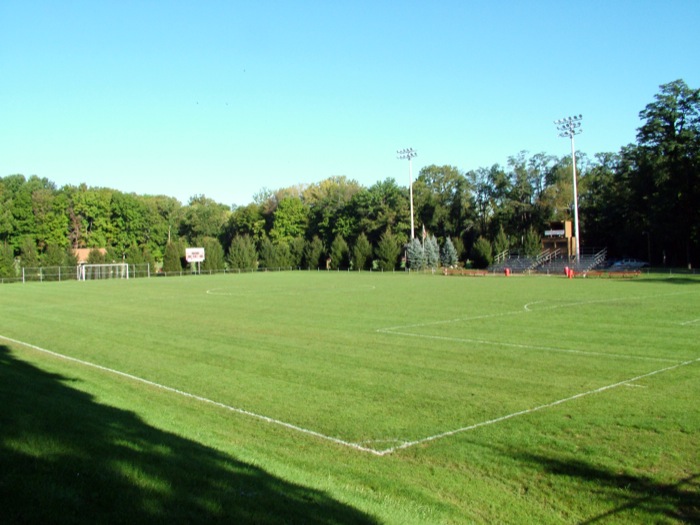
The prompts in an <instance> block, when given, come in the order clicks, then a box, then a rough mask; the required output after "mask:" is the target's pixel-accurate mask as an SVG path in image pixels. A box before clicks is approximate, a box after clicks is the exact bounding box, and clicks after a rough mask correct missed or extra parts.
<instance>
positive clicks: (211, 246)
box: [197, 237, 226, 271]
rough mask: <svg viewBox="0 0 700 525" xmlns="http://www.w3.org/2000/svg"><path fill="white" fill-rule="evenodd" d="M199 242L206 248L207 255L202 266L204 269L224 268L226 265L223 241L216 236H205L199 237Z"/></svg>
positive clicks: (205, 253)
mask: <svg viewBox="0 0 700 525" xmlns="http://www.w3.org/2000/svg"><path fill="white" fill-rule="evenodd" d="M197 244H199V245H200V246H201V247H202V248H204V255H205V257H204V261H202V264H201V267H200V268H201V269H202V270H206V271H210V270H223V269H224V268H225V267H226V261H225V260H224V249H223V248H222V247H221V243H220V242H219V240H218V239H215V238H214V237H203V238H201V239H199V241H198V242H197Z"/></svg>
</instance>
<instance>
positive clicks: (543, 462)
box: [509, 452, 700, 524]
mask: <svg viewBox="0 0 700 525" xmlns="http://www.w3.org/2000/svg"><path fill="white" fill-rule="evenodd" d="M509 455H511V456H512V457H514V458H515V459H517V460H518V461H524V462H527V463H531V464H535V465H536V466H538V467H539V468H544V470H545V471H546V472H547V473H548V474H552V475H554V476H564V477H567V478H574V479H578V480H580V481H583V482H584V483H585V484H588V485H590V491H589V492H590V493H591V494H594V495H595V496H594V497H595V498H599V497H602V498H604V499H607V500H610V501H612V502H613V506H612V508H610V510H608V511H606V512H603V513H601V514H599V515H596V516H592V517H589V518H587V519H584V520H582V521H580V522H579V523H581V524H594V523H609V522H611V521H612V522H614V521H617V520H619V519H621V518H620V516H622V515H624V514H626V513H628V512H630V513H633V516H636V517H641V519H643V520H644V521H645V522H647V523H661V522H666V520H672V521H678V522H681V523H700V473H695V474H693V475H691V476H688V477H686V478H684V479H681V480H679V481H677V482H676V483H672V484H663V483H659V482H658V481H655V480H654V479H652V478H650V477H646V476H633V475H629V474H622V473H618V472H612V471H610V470H607V469H605V468H601V467H598V466H595V465H592V464H590V463H586V462H584V461H580V460H577V459H573V458H572V459H557V458H552V457H546V456H542V455H537V454H532V453H529V452H518V453H512V452H511V453H509ZM642 516H643V517H642ZM616 517H617V518H616Z"/></svg>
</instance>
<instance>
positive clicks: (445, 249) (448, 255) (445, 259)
mask: <svg viewBox="0 0 700 525" xmlns="http://www.w3.org/2000/svg"><path fill="white" fill-rule="evenodd" d="M441 260H442V265H443V266H445V267H447V268H454V267H455V266H457V261H458V257H457V250H456V249H455V245H454V244H453V243H452V240H451V239H450V238H449V237H448V238H447V239H445V244H443V245H442V255H441Z"/></svg>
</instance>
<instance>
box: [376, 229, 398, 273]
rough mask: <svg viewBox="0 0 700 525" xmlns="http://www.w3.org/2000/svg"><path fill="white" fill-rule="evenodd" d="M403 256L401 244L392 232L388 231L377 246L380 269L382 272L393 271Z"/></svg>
mask: <svg viewBox="0 0 700 525" xmlns="http://www.w3.org/2000/svg"><path fill="white" fill-rule="evenodd" d="M400 254H401V243H400V242H399V240H398V239H397V238H396V236H395V235H394V234H393V233H391V230H386V231H385V232H384V233H383V234H382V236H381V238H380V239H379V244H377V249H376V255H377V261H378V264H379V268H380V269H382V270H387V271H388V270H393V269H394V268H396V263H397V262H398V260H399V255H400Z"/></svg>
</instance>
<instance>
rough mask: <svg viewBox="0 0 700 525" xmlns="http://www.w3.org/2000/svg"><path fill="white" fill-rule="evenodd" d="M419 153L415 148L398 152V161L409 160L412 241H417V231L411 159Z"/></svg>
mask: <svg viewBox="0 0 700 525" xmlns="http://www.w3.org/2000/svg"><path fill="white" fill-rule="evenodd" d="M417 155H418V153H417V152H416V151H414V150H413V148H406V149H401V150H398V151H397V152H396V158H397V159H408V182H409V185H408V193H409V195H410V199H411V239H415V237H416V234H415V229H414V227H413V167H412V164H411V159H412V158H413V157H416V156H417Z"/></svg>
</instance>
